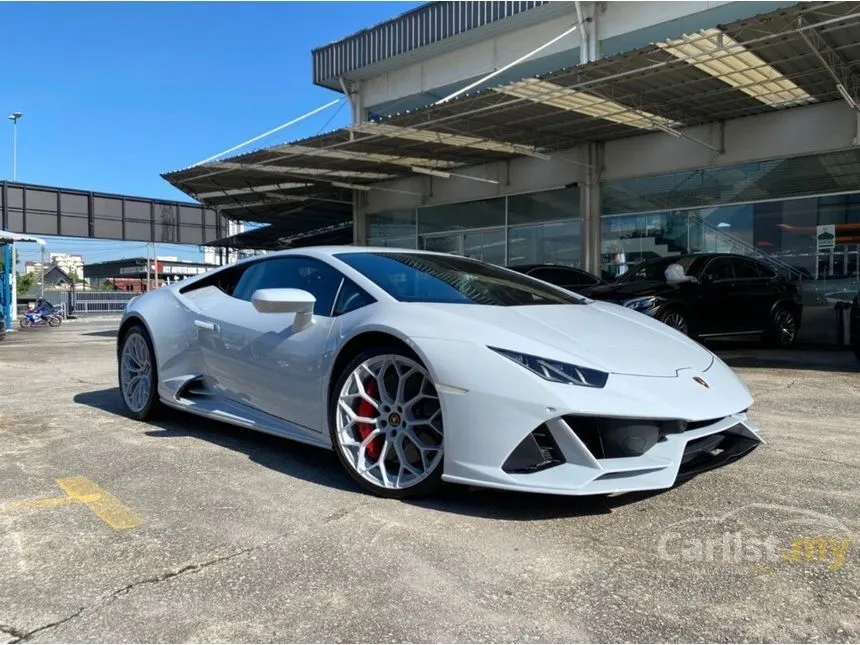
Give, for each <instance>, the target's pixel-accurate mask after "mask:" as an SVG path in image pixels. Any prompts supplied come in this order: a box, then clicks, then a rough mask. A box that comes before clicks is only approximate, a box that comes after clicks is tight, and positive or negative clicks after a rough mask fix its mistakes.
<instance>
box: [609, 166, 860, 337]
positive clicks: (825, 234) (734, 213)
mask: <svg viewBox="0 0 860 645" xmlns="http://www.w3.org/2000/svg"><path fill="white" fill-rule="evenodd" d="M601 198H602V203H603V208H604V215H603V217H602V218H601V265H602V266H601V268H602V270H603V272H604V274H606V275H608V276H618V275H621V274H623V273H624V272H626V271H628V270H629V269H630V268H631V267H632V266H633V264H635V263H636V262H638V261H640V260H644V259H648V258H651V257H657V256H667V255H675V254H678V253H695V252H727V253H739V254H742V255H748V256H751V257H756V258H758V259H760V260H765V261H766V262H768V263H769V264H770V265H772V266H773V267H774V268H775V269H776V270H777V271H778V272H779V273H781V274H782V275H784V276H786V277H790V278H793V279H795V280H799V281H800V282H801V285H802V294H803V303H804V313H803V323H802V325H801V330H800V333H801V338H803V339H805V340H809V341H815V342H833V340H834V339H835V338H836V336H835V334H836V332H835V329H836V322H835V320H836V315H835V314H834V306H835V305H836V304H837V303H839V302H848V301H850V300H851V299H853V297H854V295H856V293H857V291H858V289H860V150H849V151H841V152H835V153H829V154H825V155H815V156H809V157H797V158H792V159H781V160H770V161H763V162H756V163H748V164H743V165H738V166H731V167H724V168H711V169H706V170H696V171H693V172H686V173H673V174H667V175H660V176H654V177H639V178H636V179H629V180H623V181H615V182H606V183H604V184H603V185H602V186H601ZM637 211H639V212H637ZM831 226H832V227H833V228H832V229H831V228H830V227H831ZM831 231H832V233H833V236H831Z"/></svg>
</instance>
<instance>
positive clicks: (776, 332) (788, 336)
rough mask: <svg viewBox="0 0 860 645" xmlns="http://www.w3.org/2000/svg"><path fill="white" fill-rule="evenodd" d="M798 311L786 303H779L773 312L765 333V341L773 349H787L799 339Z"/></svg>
mask: <svg viewBox="0 0 860 645" xmlns="http://www.w3.org/2000/svg"><path fill="white" fill-rule="evenodd" d="M799 327H800V325H799V324H798V317H797V312H796V311H795V310H794V309H792V308H791V307H787V306H786V305H777V306H776V307H775V308H774V310H773V312H771V315H770V319H769V320H768V328H767V331H765V333H764V338H763V340H764V343H765V345H767V346H768V347H771V348H773V349H786V348H788V347H791V346H792V345H794V342H795V341H796V340H797V330H798V328H799Z"/></svg>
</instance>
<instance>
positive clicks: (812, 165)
mask: <svg viewBox="0 0 860 645" xmlns="http://www.w3.org/2000/svg"><path fill="white" fill-rule="evenodd" d="M853 191H860V150H856V149H855V150H843V151H839V152H832V153H828V154H824V155H809V156H804V157H792V158H790V159H772V160H768V161H757V162H752V163H746V164H740V165H737V166H726V167H721V168H708V169H699V170H692V171H685V172H676V173H668V174H665V175H658V176H652V177H637V178H633V179H622V180H618V181H611V182H606V183H604V184H602V186H601V197H602V201H603V212H604V214H606V215H613V214H622V213H635V212H637V211H638V212H644V211H661V210H667V209H676V208H690V207H702V206H708V205H709V204H714V203H723V204H729V203H745V202H755V201H762V200H766V199H775V198H791V197H800V196H803V195H815V194H826V193H848V192H853Z"/></svg>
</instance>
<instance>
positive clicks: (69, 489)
mask: <svg viewBox="0 0 860 645" xmlns="http://www.w3.org/2000/svg"><path fill="white" fill-rule="evenodd" d="M57 484H58V485H59V486H60V488H62V489H63V490H64V491H65V492H66V495H68V496H69V497H70V498H71V499H72V501H74V502H80V503H82V504H86V505H87V507H89V509H90V510H91V511H92V512H93V513H95V514H96V516H98V518H99V519H100V520H101V521H103V522H104V523H105V524H107V525H108V526H110V527H111V528H113V529H116V530H118V531H121V530H124V529H133V528H134V527H136V526H137V525H138V524H140V523H141V522H143V519H142V518H140V517H138V516H137V515H135V514H134V513H132V512H131V511H130V510H129V509H128V508H126V507H125V506H123V505H122V504H121V503H120V501H119V500H118V499H117V498H116V497H114V496H113V495H111V494H110V493H109V492H107V491H106V490H105V489H103V488H102V487H101V486H98V485H97V484H94V483H93V482H91V481H90V480H89V479H87V478H86V477H65V478H63V479H58V480H57Z"/></svg>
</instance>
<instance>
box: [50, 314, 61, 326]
mask: <svg viewBox="0 0 860 645" xmlns="http://www.w3.org/2000/svg"><path fill="white" fill-rule="evenodd" d="M60 323H62V321H61V320H60V317H59V316H49V317H48V326H49V327H59V326H60Z"/></svg>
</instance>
